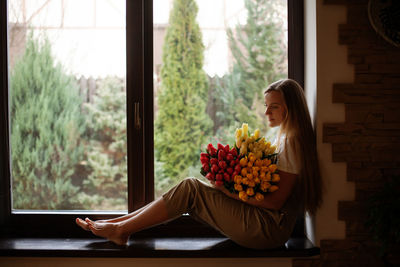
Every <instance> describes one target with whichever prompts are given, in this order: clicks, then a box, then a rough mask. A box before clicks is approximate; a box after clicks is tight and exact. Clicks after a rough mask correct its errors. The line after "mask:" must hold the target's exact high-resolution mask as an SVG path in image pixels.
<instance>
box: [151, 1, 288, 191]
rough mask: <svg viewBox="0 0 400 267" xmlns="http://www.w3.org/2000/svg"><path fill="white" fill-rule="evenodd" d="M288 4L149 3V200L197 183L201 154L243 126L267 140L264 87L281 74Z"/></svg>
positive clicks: (229, 138) (284, 67)
mask: <svg viewBox="0 0 400 267" xmlns="http://www.w3.org/2000/svg"><path fill="white" fill-rule="evenodd" d="M286 2H287V1H285V0H273V1H271V0H257V1H256V0H197V1H195V0H155V1H154V4H153V6H154V12H153V16H154V24H153V36H154V50H153V52H154V97H155V101H154V105H155V106H154V117H155V122H154V155H155V159H154V160H155V165H154V166H155V178H154V179H155V181H154V182H155V197H158V196H160V195H161V194H162V193H163V192H165V191H166V190H168V188H170V187H171V186H173V185H175V184H176V183H178V182H179V181H181V180H182V179H184V178H185V177H187V176H194V177H197V178H200V179H202V177H201V175H200V167H201V165H200V161H199V154H200V152H201V151H204V150H205V147H206V145H207V144H208V143H213V144H214V145H216V143H217V142H220V143H223V144H230V145H233V140H234V132H235V129H236V128H238V127H239V126H240V125H241V124H242V123H243V122H247V123H248V124H249V126H250V128H251V129H253V131H254V130H255V129H256V128H258V129H260V131H261V133H263V134H264V135H265V136H266V137H267V138H269V139H271V138H273V136H274V133H273V132H272V131H271V129H269V128H268V127H267V123H266V120H265V116H264V105H263V101H264V99H263V89H265V88H266V86H267V85H268V84H269V83H271V82H273V81H275V80H278V79H280V78H284V77H287V65H288V64H287V4H286ZM271 141H273V140H271Z"/></svg>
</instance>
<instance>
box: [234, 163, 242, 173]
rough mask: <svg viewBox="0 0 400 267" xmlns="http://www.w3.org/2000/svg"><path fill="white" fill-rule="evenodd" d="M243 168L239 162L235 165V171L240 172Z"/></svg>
mask: <svg viewBox="0 0 400 267" xmlns="http://www.w3.org/2000/svg"><path fill="white" fill-rule="evenodd" d="M241 170H242V167H240V165H239V164H238V165H236V166H235V171H236V172H237V173H240V171H241Z"/></svg>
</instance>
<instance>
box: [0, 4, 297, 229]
mask: <svg viewBox="0 0 400 267" xmlns="http://www.w3.org/2000/svg"><path fill="white" fill-rule="evenodd" d="M121 1H123V0H121ZM10 2H11V0H9V1H8V2H7V1H2V2H1V6H0V12H1V16H0V17H1V22H0V27H1V29H0V33H1V52H0V53H1V57H0V60H1V64H2V65H1V78H0V79H1V85H0V86H1V87H0V89H1V91H0V93H1V102H0V114H1V115H0V129H2V130H1V132H0V147H1V153H0V179H1V180H0V183H1V187H0V188H1V189H0V190H1V192H0V214H1V216H0V217H1V219H0V220H2V221H0V223H1V224H3V225H5V228H3V229H6V230H5V231H6V233H7V231H9V233H12V232H15V233H17V234H18V235H24V234H26V235H28V234H29V235H35V234H37V235H57V236H59V235H67V236H74V235H83V234H84V233H83V232H82V231H81V230H80V229H79V228H78V227H76V226H75V225H74V218H75V217H76V216H77V215H79V216H83V217H84V216H90V217H92V218H105V217H112V216H118V215H121V214H123V213H124V211H123V209H124V208H121V210H120V211H115V210H114V211H104V210H103V211H92V210H74V211H68V210H64V209H63V210H61V209H58V210H57V211H49V210H45V211H44V210H40V211H34V210H24V209H23V206H22V208H21V209H17V210H15V209H13V207H12V204H11V203H12V198H13V197H12V194H13V192H12V190H11V180H12V178H11V173H12V168H11V166H12V160H11V157H10V154H11V153H12V151H13V148H12V147H11V145H10V144H11V142H10V140H11V139H10V138H11V136H10V132H11V127H12V126H11V121H12V119H11V118H10V116H9V115H10V107H11V101H10V99H11V96H10V91H9V87H10V84H9V82H10V76H11V74H10V71H9V62H10V53H11V52H10V51H8V47H9V45H8V42H9V41H8V36H10V32H8V31H9V30H8V29H9V28H8V27H9V21H10V17H8V16H7V9H8V7H10ZM39 2H40V1H39ZM44 2H45V1H43V3H44ZM71 2H74V1H72V0H71ZM75 2H76V3H81V1H75ZM88 2H91V3H95V4H98V5H101V3H104V2H107V1H99V0H92V1H88ZM123 2H124V1H123ZM152 2H153V1H139V0H138V1H126V2H125V3H124V7H125V13H126V32H125V35H126V102H127V105H126V120H127V134H126V137H127V138H126V140H127V145H126V147H127V163H126V165H127V189H126V190H127V208H128V211H133V210H135V209H137V208H139V207H141V206H143V205H145V204H146V203H148V202H150V201H151V200H152V199H153V198H154V169H155V166H154V150H153V147H154V139H153V136H154V112H153V107H154V100H153V97H154V95H153V84H154V80H153V79H154V76H153V57H154V56H153V42H154V41H153V3H152ZM7 3H8V7H7ZM302 15H303V8H302V1H295V0H289V1H288V76H289V77H291V78H294V79H296V80H297V81H299V82H300V83H301V84H302V83H303V73H302V70H303V65H302V64H303V59H302V56H303V39H302V29H303V28H302ZM7 32H8V34H7ZM106 54H107V53H105V55H104V57H106ZM99 62H101V59H100V60H99ZM184 220H187V218H185V219H184ZM26 221H29V223H30V224H31V227H30V229H27V231H29V233H28V232H27V233H23V231H24V228H25V227H22V225H23V223H25V222H26ZM190 223H192V222H190ZM189 226H190V225H189ZM16 231H18V232H16ZM166 231H168V229H167V230H166Z"/></svg>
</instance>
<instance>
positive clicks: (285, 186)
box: [213, 171, 298, 210]
mask: <svg viewBox="0 0 400 267" xmlns="http://www.w3.org/2000/svg"><path fill="white" fill-rule="evenodd" d="M279 176H280V178H281V180H280V182H279V185H278V186H279V189H278V190H277V191H275V192H273V193H268V194H265V195H264V199H263V200H261V201H257V200H256V199H254V198H249V199H248V200H247V201H246V203H248V204H249V205H253V206H257V207H260V208H266V209H271V210H280V209H281V208H282V206H283V205H284V204H285V202H286V200H287V199H288V198H289V196H290V195H291V193H292V191H293V187H294V185H295V183H296V179H297V177H298V175H297V174H293V173H288V172H283V171H279ZM213 186H214V188H216V189H218V190H220V191H222V192H223V193H224V194H226V195H227V196H229V197H231V198H234V199H237V200H240V199H239V196H238V194H232V193H231V192H229V191H228V189H226V188H225V187H224V186H223V185H222V186H216V185H215V184H213ZM240 201H242V200H240Z"/></svg>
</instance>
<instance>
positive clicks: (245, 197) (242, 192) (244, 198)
mask: <svg viewBox="0 0 400 267" xmlns="http://www.w3.org/2000/svg"><path fill="white" fill-rule="evenodd" d="M239 198H240V199H241V200H242V201H247V199H248V198H249V197H248V196H247V194H246V192H245V191H240V192H239Z"/></svg>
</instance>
